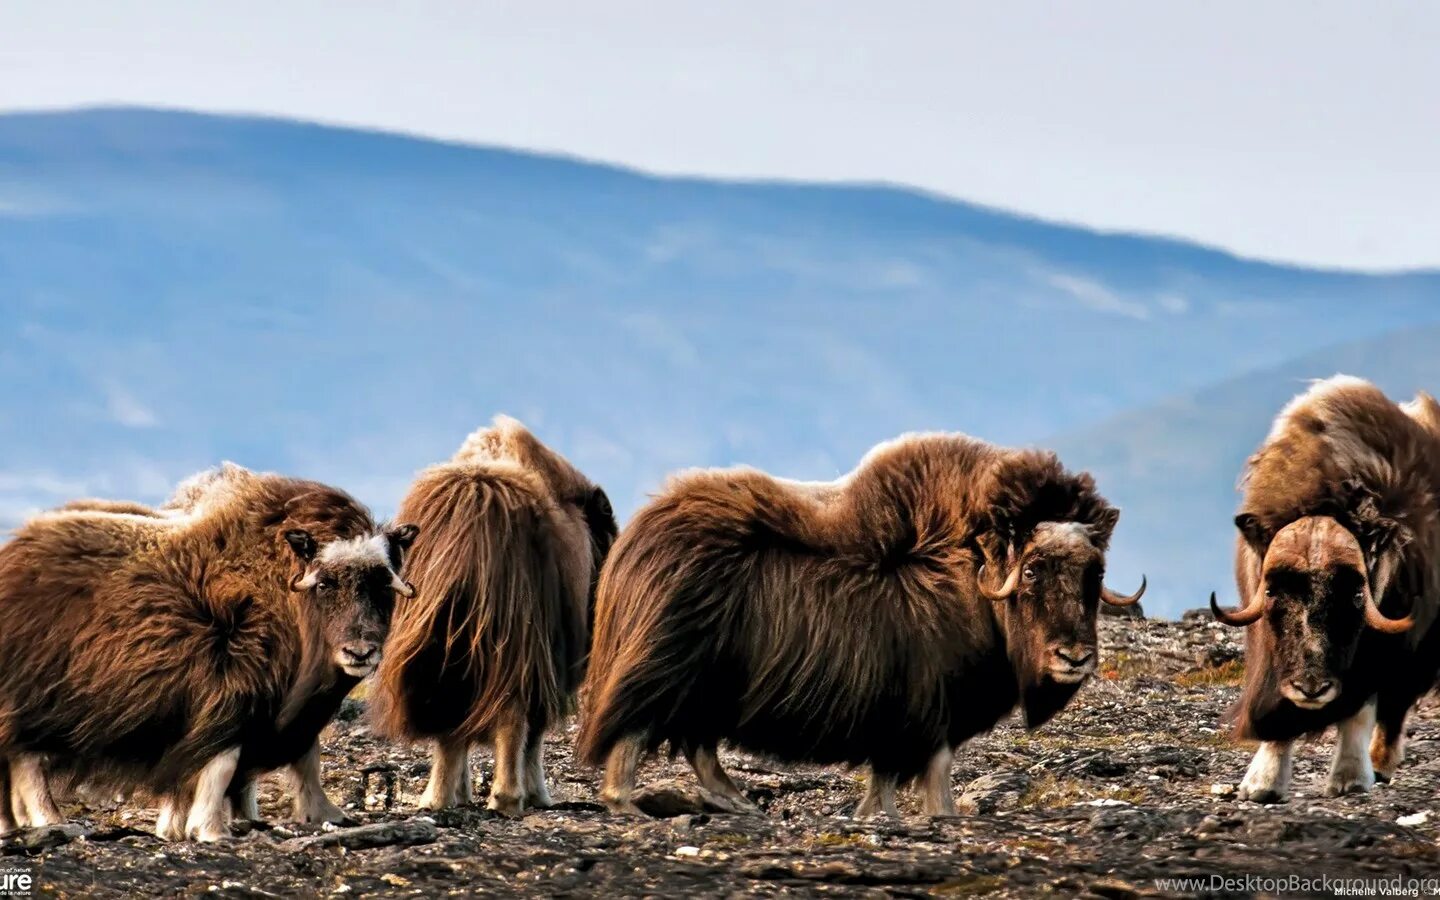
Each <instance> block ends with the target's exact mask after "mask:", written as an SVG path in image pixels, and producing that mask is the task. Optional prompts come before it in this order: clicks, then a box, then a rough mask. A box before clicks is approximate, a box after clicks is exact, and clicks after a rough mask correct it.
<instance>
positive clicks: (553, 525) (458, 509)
mask: <svg viewBox="0 0 1440 900" xmlns="http://www.w3.org/2000/svg"><path fill="white" fill-rule="evenodd" d="M400 515H401V517H402V518H405V519H407V520H410V521H414V522H416V523H418V524H419V526H420V537H419V539H418V540H416V542H415V546H414V548H413V549H412V551H411V553H410V555H409V557H408V559H407V563H406V573H407V574H408V575H409V577H411V578H414V579H415V580H416V582H417V583H418V584H419V585H420V593H419V596H417V597H416V598H415V600H414V601H412V602H410V603H407V604H406V605H405V607H404V608H403V609H402V610H400V612H399V613H398V614H397V615H396V618H395V624H394V628H393V630H392V631H391V635H390V641H389V643H388V644H387V645H386V651H385V662H384V663H382V664H381V666H380V673H379V676H378V677H377V684H376V691H375V694H374V698H373V699H374V704H375V709H376V719H377V722H378V724H379V726H380V730H381V731H383V732H385V733H387V734H390V735H392V736H395V737H399V738H403V739H407V740H425V739H429V740H433V741H434V765H433V768H432V770H431V774H430V784H429V786H428V787H427V788H426V790H425V795H424V797H423V798H422V799H421V801H420V802H421V805H423V806H426V807H429V808H431V809H440V808H443V807H446V806H451V805H455V804H459V803H467V802H469V801H470V799H471V795H472V793H473V787H472V782H471V776H470V766H469V749H470V746H471V745H472V744H474V743H477V742H481V741H492V742H493V743H494V745H495V778H494V782H493V788H492V790H491V792H490V798H489V806H490V808H491V809H496V810H500V811H502V812H507V813H514V812H518V811H519V810H521V809H523V808H525V807H541V806H549V805H550V796H549V793H548V792H547V790H546V787H545V768H544V758H543V754H544V743H545V731H546V729H547V728H549V727H550V725H551V724H552V723H554V722H556V721H557V720H559V719H560V718H562V717H563V716H565V715H567V714H568V713H569V712H570V709H571V706H572V703H573V698H574V695H575V689H576V688H577V686H578V685H579V681H580V678H581V675H582V674H583V664H584V660H585V654H586V652H587V650H588V645H589V633H590V623H589V618H590V598H591V596H592V593H593V589H594V582H595V579H596V577H597V573H598V571H599V566H600V563H601V562H602V561H603V560H604V558H605V554H606V553H607V552H608V551H609V549H610V544H611V543H612V542H613V541H614V540H615V532H616V528H615V517H614V515H613V514H612V513H611V511H610V501H609V500H608V499H607V498H606V496H605V492H604V491H602V490H601V489H600V488H598V487H596V486H595V485H594V484H592V483H591V482H590V481H589V480H588V479H587V478H586V477H585V476H584V475H582V474H581V473H580V472H579V471H578V470H576V469H575V467H574V466H572V465H570V464H569V463H568V462H566V461H565V460H564V459H563V458H562V457H561V456H560V455H559V454H557V453H555V452H554V451H553V450H551V449H549V448H548V447H546V446H545V445H544V444H542V443H540V441H539V440H538V439H536V438H535V436H534V435H532V434H531V433H530V432H529V431H527V430H526V429H525V427H524V426H523V425H521V424H520V423H519V422H517V421H515V420H514V419H510V418H506V417H504V416H499V417H497V418H496V419H495V421H494V423H493V424H492V425H491V426H490V427H489V428H482V429H480V430H479V431H476V432H475V433H474V434H472V435H470V437H469V438H467V439H466V441H465V443H464V444H463V445H462V446H461V448H460V450H459V452H458V453H456V454H455V456H454V458H453V459H452V460H451V461H450V462H448V463H445V464H442V465H438V466H434V467H432V468H429V469H426V470H425V471H424V472H422V473H421V474H420V476H419V477H418V478H417V480H416V482H415V484H414V486H413V487H412V488H411V489H410V492H409V494H408V495H406V497H405V499H404V500H403V501H402V502H401V504H400Z"/></svg>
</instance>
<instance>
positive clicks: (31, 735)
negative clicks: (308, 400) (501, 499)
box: [0, 467, 415, 840]
mask: <svg viewBox="0 0 1440 900" xmlns="http://www.w3.org/2000/svg"><path fill="white" fill-rule="evenodd" d="M78 506H79V508H72V509H66V510H60V511H56V512H53V513H46V514H42V515H40V516H37V517H36V518H34V519H32V520H30V521H29V522H27V523H26V524H25V525H24V526H22V527H21V528H20V529H19V531H18V532H17V534H16V535H15V537H14V539H13V540H12V541H10V543H8V544H6V545H5V546H4V547H0V760H4V761H5V762H6V764H7V766H6V768H7V770H8V776H9V781H10V785H9V786H10V789H11V796H12V806H17V807H18V806H22V805H23V806H26V807H27V812H31V813H32V814H31V821H30V823H31V824H39V822H37V821H35V816H34V815H33V811H31V810H30V809H29V807H30V799H31V797H32V795H34V794H38V793H40V790H41V788H43V786H44V783H45V782H44V776H43V774H42V773H41V770H40V766H39V760H40V758H41V757H42V756H44V757H48V758H50V759H51V760H52V761H53V762H54V763H55V764H56V765H57V766H59V767H60V768H62V769H63V770H65V771H67V772H73V773H81V774H83V776H84V777H85V778H87V779H89V780H91V781H98V782H102V783H113V784H117V785H124V786H127V787H135V788H139V789H141V790H143V791H146V792H148V793H152V794H155V795H157V796H161V797H164V798H167V799H166V803H165V806H164V808H162V813H161V817H160V823H159V826H158V828H157V830H158V831H159V832H160V833H161V835H162V836H163V837H183V836H190V837H194V838H197V839H200V840H215V839H218V838H220V837H223V836H224V835H225V834H226V833H227V830H226V814H227V812H229V807H230V805H231V803H234V802H236V801H237V800H239V799H243V796H242V795H243V793H244V786H245V785H246V784H248V783H249V780H250V778H252V777H253V775H254V774H256V773H259V772H263V771H266V770H268V769H272V768H278V767H279V766H282V765H294V766H296V767H297V769H299V770H300V771H306V770H307V767H309V766H311V765H312V764H313V767H314V772H313V774H314V785H312V786H311V787H312V788H313V789H314V790H315V791H317V792H319V800H317V799H316V798H315V797H313V796H307V797H306V798H305V799H306V801H307V802H309V803H311V804H312V805H315V806H319V805H321V803H320V801H322V800H323V801H324V804H325V805H328V806H329V807H330V808H331V809H333V804H329V803H328V800H324V797H323V792H320V791H319V782H318V774H319V770H318V755H317V753H316V738H317V736H318V734H319V732H320V729H321V728H322V727H323V726H324V724H325V722H326V721H328V719H329V718H330V717H331V715H332V714H333V712H334V710H335V708H336V707H338V705H339V702H340V699H342V698H343V697H344V695H345V694H346V693H348V692H349V690H350V689H351V688H352V687H353V686H354V685H355V683H357V682H358V681H359V679H360V678H362V677H364V676H365V675H368V674H369V673H370V672H371V671H373V669H374V667H375V666H376V665H377V664H378V662H379V654H380V646H381V643H382V642H383V639H384V637H385V633H386V630H387V628H388V623H389V618H390V614H391V608H392V607H393V605H394V598H395V595H396V594H397V593H399V594H406V593H411V592H413V591H412V589H411V588H410V587H409V586H408V585H407V584H405V583H404V582H403V581H402V580H401V579H400V578H399V576H398V574H397V571H398V569H399V568H400V565H401V560H402V555H403V552H404V550H405V548H406V547H407V546H408V545H409V543H410V541H411V540H413V537H414V533H415V531H414V528H413V526H398V527H394V528H390V529H384V530H382V529H379V528H377V527H376V525H375V523H374V522H373V521H372V520H371V518H370V515H369V513H368V512H366V511H365V509H364V508H363V507H361V506H360V505H359V504H357V503H356V502H355V501H354V500H353V499H351V498H350V497H349V496H348V495H346V494H344V493H343V492H340V491H337V490H335V489H333V488H329V487H326V486H324V485H320V484H317V483H314V482H307V481H299V480H295V479H288V478H282V477H280V476H274V475H257V474H254V473H250V472H248V471H246V470H244V469H240V468H239V467H231V468H230V469H228V470H226V471H225V475H224V477H223V478H216V479H215V480H214V484H212V485H211V489H210V490H209V491H208V492H207V493H206V496H205V501H204V502H203V503H201V504H198V505H195V506H194V507H193V508H192V509H191V510H190V511H189V512H184V511H181V510H166V511H157V510H147V509H146V508H143V507H135V508H131V509H126V508H124V507H125V505H124V504H111V503H107V502H99V501H86V502H84V503H81V504H78ZM227 797H229V798H230V803H227V802H226V801H227ZM17 798H18V802H17ZM42 812H44V813H45V814H46V815H50V816H56V815H57V814H55V813H54V811H53V809H52V810H44V811H42ZM336 812H338V810H336ZM11 818H12V819H13V818H14V817H13V816H12V817H11ZM0 824H3V823H0Z"/></svg>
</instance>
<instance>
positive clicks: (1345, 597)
mask: <svg viewBox="0 0 1440 900" xmlns="http://www.w3.org/2000/svg"><path fill="white" fill-rule="evenodd" d="M1437 425H1440V407H1437V405H1436V403H1435V401H1434V400H1433V399H1432V398H1430V397H1429V396H1428V395H1425V394H1421V395H1420V396H1419V397H1417V398H1416V400H1415V401H1414V402H1413V403H1412V404H1407V406H1406V407H1405V408H1402V407H1400V406H1397V405H1396V404H1395V403H1393V402H1391V401H1390V400H1389V399H1388V398H1386V397H1385V396H1384V395H1383V394H1382V393H1381V392H1380V391H1379V390H1377V389H1376V388H1375V387H1374V386H1372V385H1369V384H1365V383H1363V382H1357V381H1354V380H1337V381H1332V382H1323V383H1321V384H1319V385H1317V387H1316V388H1315V389H1314V390H1312V391H1311V392H1310V393H1308V394H1306V395H1303V396H1302V397H1300V398H1298V399H1297V400H1296V402H1295V403H1294V404H1292V406H1291V407H1290V408H1288V409H1287V410H1286V411H1285V412H1284V413H1282V414H1281V416H1280V418H1279V419H1278V420H1277V423H1276V427H1275V429H1274V430H1273V431H1272V433H1271V435H1270V437H1269V438H1267V440H1266V442H1265V443H1264V445H1262V446H1261V448H1260V449H1259V451H1257V452H1256V454H1255V455H1254V456H1253V457H1251V459H1250V461H1249V463H1248V464H1247V467H1246V472H1245V475H1244V478H1243V482H1242V483H1243V486H1244V490H1245V496H1244V500H1243V502H1242V504H1241V508H1240V514H1239V515H1238V516H1237V518H1236V524H1237V526H1239V528H1240V529H1241V534H1240V536H1239V538H1238V540H1237V545H1236V573H1235V574H1236V582H1237V585H1238V586H1239V589H1240V600H1241V604H1242V606H1243V605H1244V604H1245V603H1246V602H1247V601H1248V600H1249V599H1250V598H1251V597H1252V596H1255V592H1256V591H1257V589H1261V588H1263V587H1264V586H1265V585H1264V584H1262V574H1261V572H1262V562H1266V564H1267V567H1266V571H1267V572H1269V569H1270V566H1271V564H1274V563H1275V562H1276V561H1275V560H1274V559H1270V560H1268V561H1267V552H1268V551H1269V550H1270V548H1271V542H1272V540H1273V539H1274V538H1275V536H1276V534H1277V533H1279V532H1280V531H1281V529H1283V528H1285V527H1286V526H1287V525H1290V524H1291V523H1296V522H1298V521H1301V520H1304V519H1305V518H1306V517H1318V519H1317V521H1318V520H1321V519H1330V520H1333V521H1334V522H1335V523H1338V525H1339V527H1340V528H1341V529H1343V532H1341V534H1342V535H1343V536H1344V537H1345V540H1346V541H1349V536H1350V535H1353V538H1354V540H1353V542H1351V544H1350V545H1351V546H1356V547H1358V550H1359V551H1360V553H1363V559H1361V558H1359V557H1358V556H1357V564H1356V569H1357V571H1356V574H1355V580H1356V582H1357V583H1362V582H1363V581H1364V580H1365V579H1366V578H1367V577H1368V579H1369V580H1370V582H1371V589H1372V591H1373V593H1374V596H1375V598H1376V600H1377V601H1378V602H1379V604H1380V609H1381V610H1382V612H1384V614H1385V615H1386V616H1388V617H1391V618H1399V617H1401V616H1404V615H1406V614H1409V615H1412V616H1413V617H1414V619H1415V624H1414V626H1413V627H1412V628H1411V629H1410V630H1409V631H1408V632H1405V633H1403V634H1398V635H1391V634H1382V633H1379V632H1377V631H1375V630H1373V629H1370V628H1367V627H1365V624H1364V622H1363V621H1361V617H1360V612H1359V609H1358V607H1357V601H1356V600H1355V587H1354V586H1352V585H1348V582H1347V583H1346V584H1347V586H1345V587H1344V588H1343V589H1341V587H1337V586H1332V585H1330V583H1329V582H1325V583H1323V584H1322V583H1320V582H1319V581H1317V582H1315V584H1316V585H1317V586H1316V587H1314V588H1313V590H1315V591H1317V592H1318V593H1316V594H1315V595H1314V596H1313V597H1312V596H1310V595H1308V594H1306V595H1305V596H1303V597H1302V598H1301V600H1302V601H1303V602H1304V603H1305V604H1307V605H1308V613H1305V615H1308V617H1309V622H1310V624H1311V625H1312V626H1313V627H1314V628H1315V630H1316V633H1317V634H1318V635H1320V637H1321V638H1322V640H1321V642H1320V644H1319V645H1318V646H1315V647H1312V648H1311V649H1310V650H1309V651H1307V650H1306V648H1305V647H1304V646H1303V643H1304V642H1302V641H1301V640H1300V638H1299V637H1298V635H1297V634H1296V631H1297V627H1298V626H1297V624H1296V622H1297V621H1299V620H1297V618H1296V617H1297V616H1299V615H1301V614H1302V612H1303V610H1302V609H1301V608H1300V607H1298V606H1296V604H1293V603H1291V602H1290V600H1289V598H1284V599H1277V598H1280V597H1281V596H1282V594H1283V593H1284V592H1282V591H1279V590H1278V589H1277V590H1276V591H1275V592H1273V593H1274V595H1275V596H1274V597H1272V598H1271V599H1268V600H1267V601H1266V604H1267V605H1266V608H1265V609H1266V611H1265V614H1264V615H1262V617H1261V618H1260V619H1259V620H1258V621H1256V622H1255V623H1254V624H1252V625H1250V626H1249V628H1248V630H1247V634H1246V681H1245V689H1244V693H1243V694H1242V696H1241V698H1240V700H1239V702H1238V704H1237V706H1236V708H1235V710H1234V716H1235V720H1236V730H1237V735H1238V736H1239V737H1242V738H1247V739H1253V738H1259V739H1263V740H1288V739H1291V738H1294V737H1298V736H1300V735H1304V734H1316V733H1318V732H1320V731H1322V730H1324V729H1325V728H1326V727H1327V726H1329V725H1332V724H1334V723H1336V722H1338V721H1341V720H1343V719H1346V718H1348V717H1350V716H1351V715H1354V714H1355V713H1356V711H1357V710H1359V709H1360V707H1361V706H1363V705H1364V704H1365V703H1366V702H1367V701H1368V700H1369V699H1370V698H1372V697H1378V701H1379V702H1378V708H1377V712H1378V716H1379V721H1380V726H1381V729H1382V732H1385V731H1386V730H1387V728H1388V730H1389V732H1390V734H1391V737H1392V738H1395V739H1397V740H1398V737H1397V735H1396V731H1397V729H1398V728H1399V727H1400V725H1401V723H1403V720H1404V717H1405V714H1406V713H1407V712H1408V710H1409V708H1410V706H1411V705H1412V704H1413V703H1414V701H1415V699H1416V698H1418V697H1419V696H1420V695H1421V694H1423V693H1424V692H1425V691H1427V690H1429V689H1430V688H1431V687H1432V686H1434V684H1435V682H1436V675H1437V671H1440V625H1437V604H1440V596H1437V590H1440V523H1437V511H1440V507H1437V502H1440V429H1437ZM1337 546H1339V547H1340V548H1341V549H1342V550H1343V549H1344V542H1343V541H1342V542H1339V544H1337ZM1317 552H1318V551H1317ZM1272 556H1273V554H1272ZM1301 569H1302V570H1303V569H1304V565H1303V563H1302V564H1301ZM1367 569H1368V571H1366V570H1367ZM1337 571H1338V572H1340V574H1341V575H1343V574H1344V570H1343V568H1342V569H1338V570H1337ZM1282 576H1283V573H1282ZM1267 577H1269V576H1267ZM1315 577H1316V578H1317V579H1318V578H1319V577H1320V576H1319V575H1318V574H1317V575H1316V576H1315ZM1337 577H1339V576H1337ZM1332 587H1333V588H1334V589H1333V590H1332V589H1331V588H1332ZM1297 602H1298V601H1297ZM1317 652H1318V653H1320V654H1321V655H1316V654H1317ZM1311 656H1314V657H1315V658H1313V659H1311V658H1310V657H1311ZM1310 669H1315V670H1317V671H1319V672H1322V673H1325V677H1331V676H1333V677H1335V678H1337V679H1338V680H1339V685H1340V687H1339V696H1338V697H1337V698H1336V699H1335V700H1333V701H1331V702H1329V703H1328V704H1327V705H1325V706H1323V707H1321V708H1318V709H1303V708H1300V707H1298V706H1296V705H1295V704H1294V703H1292V702H1290V701H1289V700H1287V699H1286V698H1285V697H1284V696H1282V694H1281V687H1282V681H1283V680H1285V679H1290V678H1294V677H1297V676H1299V675H1300V674H1301V673H1303V672H1309V670H1310ZM1317 677H1318V676H1317Z"/></svg>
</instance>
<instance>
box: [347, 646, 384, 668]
mask: <svg viewBox="0 0 1440 900" xmlns="http://www.w3.org/2000/svg"><path fill="white" fill-rule="evenodd" d="M379 655H380V645H379V644H372V643H369V642H365V643H354V644H346V645H345V646H343V647H341V648H340V658H341V660H342V661H344V663H345V664H346V665H349V666H356V667H357V668H358V667H361V666H369V665H373V664H374V663H375V662H376V658H377V657H378V656H379Z"/></svg>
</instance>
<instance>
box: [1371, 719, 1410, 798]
mask: <svg viewBox="0 0 1440 900" xmlns="http://www.w3.org/2000/svg"><path fill="white" fill-rule="evenodd" d="M1409 713H1410V704H1409V703H1406V704H1404V705H1403V706H1399V707H1398V708H1388V709H1387V708H1386V705H1384V704H1382V705H1381V706H1379V707H1378V708H1377V711H1376V715H1377V718H1378V720H1377V722H1376V724H1375V737H1374V738H1373V739H1371V741H1370V765H1371V767H1372V768H1373V769H1374V770H1375V780H1376V781H1379V782H1388V781H1389V780H1390V779H1391V778H1394V777H1395V770H1396V769H1398V768H1400V764H1401V763H1402V762H1404V761H1405V717H1406V716H1407V715H1409Z"/></svg>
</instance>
